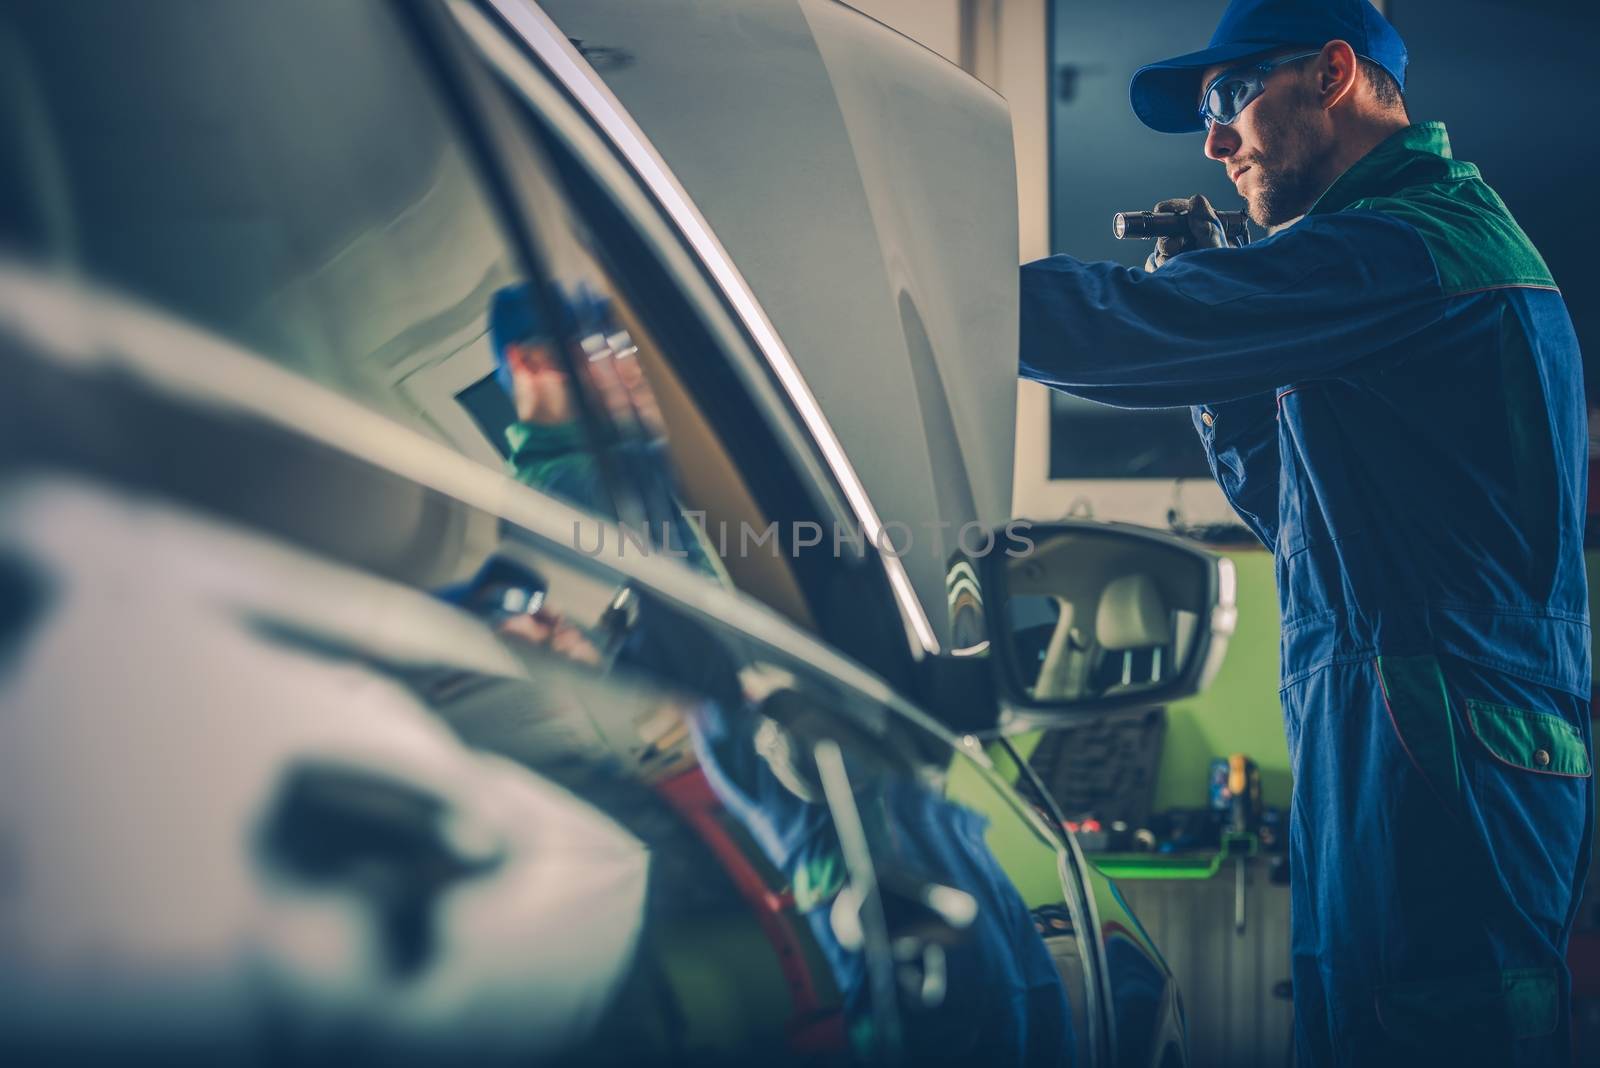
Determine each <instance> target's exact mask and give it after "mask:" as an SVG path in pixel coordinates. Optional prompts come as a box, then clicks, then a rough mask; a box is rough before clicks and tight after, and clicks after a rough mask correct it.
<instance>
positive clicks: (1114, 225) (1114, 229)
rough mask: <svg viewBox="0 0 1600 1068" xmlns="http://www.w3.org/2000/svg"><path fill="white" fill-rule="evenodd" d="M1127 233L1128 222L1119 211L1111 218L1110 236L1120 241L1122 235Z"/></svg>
mask: <svg viewBox="0 0 1600 1068" xmlns="http://www.w3.org/2000/svg"><path fill="white" fill-rule="evenodd" d="M1127 232H1128V220H1127V219H1125V218H1123V216H1122V212H1120V211H1119V212H1117V213H1116V214H1115V215H1113V216H1111V236H1113V237H1115V238H1116V239H1117V240H1118V241H1121V240H1122V235H1123V234H1125V233H1127Z"/></svg>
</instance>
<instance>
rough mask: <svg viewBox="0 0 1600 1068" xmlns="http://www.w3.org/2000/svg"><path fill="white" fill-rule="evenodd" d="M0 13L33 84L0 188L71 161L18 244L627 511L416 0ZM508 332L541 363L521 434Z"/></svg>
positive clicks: (532, 371) (585, 504)
mask: <svg viewBox="0 0 1600 1068" xmlns="http://www.w3.org/2000/svg"><path fill="white" fill-rule="evenodd" d="M0 27H3V32H4V33H5V34H6V35H7V36H14V37H16V38H18V39H20V41H21V44H22V46H23V47H22V48H21V49H20V50H18V51H19V52H20V56H21V58H20V60H19V64H18V69H17V70H14V71H13V80H14V81H16V82H18V83H19V84H23V85H26V86H31V88H32V90H33V91H32V92H29V93H19V94H17V99H16V101H15V103H14V107H15V108H16V109H32V110H31V111H30V113H29V114H27V115H25V116H21V117H18V116H15V115H13V116H9V118H11V119H12V121H13V123H14V124H15V125H16V126H17V127H18V128H19V129H20V130H22V131H23V133H24V136H23V137H22V138H21V144H22V146H23V151H22V152H21V153H19V154H18V156H17V158H16V160H15V166H14V167H13V166H6V167H4V168H0V171H4V172H6V173H5V174H4V175H3V178H0V188H9V187H17V188H21V189H36V188H37V187H39V186H40V185H41V183H40V182H39V181H37V180H35V179H36V178H37V175H38V174H40V173H48V174H50V175H52V176H53V177H54V179H55V180H54V181H53V182H52V183H51V184H50V188H51V189H52V190H54V192H53V193H52V194H51V195H50V197H49V198H45V197H43V196H42V195H41V196H39V197H34V198H32V199H27V198H24V202H23V206H22V207H20V208H19V209H17V211H18V212H19V213H20V216H21V218H20V223H21V224H20V225H14V226H12V227H10V229H11V230H12V231H13V232H12V235H11V240H9V241H8V242H7V243H8V244H11V245H12V246H13V247H18V246H20V247H21V248H22V249H23V250H24V251H26V252H31V253H32V254H33V255H34V256H36V257H43V258H46V259H48V260H51V261H54V262H55V263H57V264H58V265H60V266H63V267H65V268H67V269H69V270H71V271H74V272H77V273H81V274H83V275H86V276H88V277H89V278H90V279H92V280H94V281H95V282H98V283H100V284H103V285H108V286H110V287H112V288H114V289H118V290H122V291H124V292H128V293H131V294H133V295H135V296H138V297H140V298H143V299H145V300H147V301H149V302H151V303H153V304H155V305H157V306H159V307H161V308H163V309H165V310H168V311H170V312H173V313H175V314H177V315H179V316H181V317H183V318H186V319H188V320H190V321H192V322H194V323H196V324H198V325H200V326H203V327H205V328H207V329H209V330H212V331H214V332H216V333H219V334H221V335H224V336H226V337H229V338H231V339H233V340H235V341H237V342H240V343H242V344H243V345H244V346H246V347H248V348H250V349H252V350H253V351H255V352H257V353H260V354H262V355H264V356H267V357H269V358H271V359H272V360H274V361H276V362H278V363H280V364H282V365H283V366H285V367H288V368H290V369H292V370H294V371H296V372H298V373H301V374H303V375H306V376H308V377H310V378H313V379H315V380H317V381H319V382H321V383H323V384H325V385H327V386H330V387H332V388H334V389H337V390H339V391H341V392H343V393H345V394H347V395H349V396H352V397H354V398H356V399H357V400H359V401H361V402H362V403H364V404H366V405H368V406H370V407H374V408H376V409H378V410H380V411H382V412H384V413H385V414H388V415H390V416H392V417H394V418H396V419H398V420H400V421H403V422H404V423H406V424H408V425H410V426H412V427H414V428H416V429H419V430H422V431H423V432H425V433H427V434H429V435H430V436H432V437H434V438H435V439H438V440H441V441H444V442H447V443H449V444H450V445H452V446H454V447H455V448H457V449H458V450H460V451H462V452H464V453H466V454H467V455H469V456H471V457H473V458H475V459H477V460H478V461H480V462H482V463H485V464H489V465H492V466H495V467H497V468H499V467H502V466H503V465H505V464H506V463H507V462H508V460H514V459H516V458H517V457H518V453H519V450H520V454H521V460H522V465H521V468H522V472H523V473H524V474H526V473H527V472H528V471H529V470H534V471H536V472H537V473H538V475H539V476H540V477H536V478H534V477H524V479H523V481H526V482H529V483H530V484H533V485H534V486H535V487H536V488H539V489H541V490H543V491H545V492H548V493H550V494H551V495H553V496H557V497H560V498H562V499H564V500H566V501H567V502H568V503H572V504H576V505H578V506H580V507H582V508H584V509H585V510H588V511H592V512H594V513H596V514H598V515H600V516H604V517H607V518H611V517H614V515H615V509H614V505H613V502H612V501H611V499H610V497H609V494H608V492H607V490H606V488H605V487H604V485H603V484H602V482H601V480H600V479H599V477H598V475H597V474H596V473H595V470H594V465H593V464H592V463H587V462H585V459H584V457H585V456H586V454H587V453H588V452H589V451H590V443H589V442H588V440H587V438H586V437H585V436H584V433H583V431H582V429H581V428H580V425H579V423H578V421H577V420H576V411H575V408H574V407H573V405H572V404H571V402H570V398H568V397H566V396H565V395H564V391H563V383H564V380H565V379H564V372H563V371H562V370H561V368H562V366H563V365H562V362H561V361H562V359H563V358H564V357H562V356H561V354H560V353H557V352H555V351H553V350H552V348H551V346H552V344H553V343H554V342H553V340H552V339H553V337H559V336H561V335H560V334H559V333H554V331H557V330H558V329H559V328H558V327H556V326H555V325H554V324H550V323H548V322H546V321H545V320H548V319H550V318H551V317H552V315H551V309H550V308H547V307H545V306H544V303H545V302H544V301H542V300H541V295H540V294H539V293H537V292H536V291H535V290H534V289H533V288H532V287H531V286H530V284H529V281H528V277H527V274H526V272H525V270H524V268H523V266H522V264H521V263H520V261H519V257H518V255H517V252H516V248H515V244H514V242H513V240H512V238H511V237H510V234H509V231H508V230H507V228H506V225H505V222H504V219H503V217H502V215H501V213H500V212H499V211H498V210H497V207H496V204H495V201H494V200H493V199H492V198H491V196H490V195H489V191H488V187H487V185H486V183H485V180H484V177H483V174H482V173H481V171H480V169H479V167H478V164H477V162H476V159H475V156H474V154H473V152H472V151H471V149H470V147H469V144H468V142H467V140H466V138H465V136H464V135H463V133H462V132H461V130H460V128H459V127H458V124H457V122H456V121H455V117H454V115H453V113H452V112H451V111H450V110H449V109H448V108H447V106H446V104H445V98H444V97H443V95H442V93H441V91H440V88H441V87H440V85H439V84H438V82H437V80H436V78H435V76H434V73H433V71H432V69H431V68H430V67H429V66H428V65H427V63H426V61H425V59H424V57H423V56H422V55H421V54H420V51H419V48H418V46H417V42H416V40H415V38H414V35H413V34H412V33H411V31H410V28H409V27H408V26H407V25H406V24H405V22H404V20H403V18H402V16H401V14H400V13H399V12H398V11H397V9H395V8H391V7H389V6H386V5H382V4H378V3H368V2H359V0H351V2H347V3H338V4H325V3H321V2H320V0H286V2H284V3H273V4H259V3H250V2H244V0H229V2H221V3H211V4H200V5H190V6H181V7H180V6H176V5H173V6H158V7H156V8H147V7H140V6H137V5H127V4H120V3H114V2H109V0H106V2H97V0H89V2H86V3H83V4H73V5H70V10H68V9H67V7H66V6H56V5H23V6H20V7H13V8H10V9H8V11H7V12H6V14H5V16H4V17H3V18H0ZM40 56H48V57H50V61H49V63H47V64H46V63H41V62H38V61H37V59H36V58H35V59H34V60H33V61H32V62H29V61H28V60H27V59H26V57H40ZM47 201H48V202H47ZM541 332H545V333H541ZM547 335H548V336H547ZM508 350H509V351H510V352H511V354H512V356H513V357H514V358H515V359H516V361H517V369H518V370H522V369H526V370H527V371H528V375H527V376H525V377H527V378H528V379H529V381H530V382H531V383H532V384H533V388H532V391H531V393H530V391H529V390H528V389H524V390H523V394H524V396H523V397H522V403H523V404H524V406H525V407H529V406H531V410H532V411H533V412H534V415H535V418H534V419H533V420H531V421H530V422H529V426H528V427H525V428H524V430H526V431H527V432H525V433H521V434H520V435H519V434H518V433H517V428H516V427H515V426H513V424H514V423H516V422H517V413H516V406H517V403H518V394H517V392H516V388H517V386H518V383H516V382H515V381H514V380H513V375H512V370H513V369H512V368H511V367H509V366H508V364H507V358H506V357H507V351H508Z"/></svg>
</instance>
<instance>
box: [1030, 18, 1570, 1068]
mask: <svg viewBox="0 0 1600 1068" xmlns="http://www.w3.org/2000/svg"><path fill="white" fill-rule="evenodd" d="M1406 64H1407V53H1406V49H1405V45H1404V43H1403V42H1402V41H1401V39H1400V37H1399V35H1398V34H1397V33H1396V32H1395V30H1394V28H1393V27H1392V26H1391V25H1390V24H1389V23H1388V22H1387V21H1386V20H1385V19H1384V17H1383V16H1382V15H1381V14H1380V13H1379V12H1378V11H1377V10H1376V9H1375V8H1374V7H1373V6H1372V5H1371V4H1370V3H1369V2H1367V0H1234V2H1233V3H1231V4H1230V5H1229V6H1228V8H1227V10H1226V11H1225V13H1224V14H1223V16H1222V19H1221V21H1220V23H1219V25H1218V28H1217V31H1216V33H1215V35H1214V36H1213V37H1212V40H1211V42H1210V45H1209V46H1208V47H1206V48H1205V49H1202V50H1200V51H1198V52H1193V53H1190V54H1188V55H1183V56H1178V57H1176V58H1174V59H1169V60H1165V61H1163V62H1159V63H1154V64H1151V65H1148V66H1146V67H1143V68H1141V69H1140V70H1139V71H1138V72H1137V73H1136V74H1135V75H1134V78H1133V81H1132V85H1131V89H1130V95H1131V98H1132V103H1133V108H1134V111H1135V112H1136V113H1137V115H1138V117H1139V118H1140V119H1141V120H1142V121H1143V122H1144V123H1145V124H1146V125H1147V126H1149V127H1151V128H1153V129H1155V130H1158V131H1162V132H1170V133H1183V132H1195V133H1199V132H1202V131H1203V132H1204V133H1205V152H1206V155H1207V156H1208V157H1209V158H1211V159H1214V160H1216V161H1217V162H1219V163H1220V164H1221V165H1222V166H1223V167H1225V168H1226V169H1227V172H1228V176H1229V178H1230V179H1232V181H1233V182H1234V184H1235V186H1236V188H1237V189H1238V191H1239V193H1240V194H1241V196H1242V197H1243V198H1244V200H1245V201H1246V204H1247V209H1248V212H1249V215H1250V217H1251V219H1252V220H1253V221H1254V222H1255V223H1256V224H1258V225H1260V226H1263V227H1266V228H1268V229H1269V230H1270V236H1268V237H1267V238H1265V239H1264V240H1261V241H1258V242H1256V243H1255V244H1252V245H1247V246H1244V247H1234V246H1231V245H1229V244H1228V243H1227V242H1226V241H1225V239H1224V237H1223V234H1222V228H1221V225H1220V223H1219V222H1218V220H1217V217H1216V214H1215V213H1214V212H1213V210H1212V208H1211V206H1210V205H1209V204H1208V203H1206V201H1205V199H1204V198H1203V197H1194V198H1190V199H1189V200H1187V201H1183V202H1173V201H1166V202H1163V204H1162V205H1158V210H1160V209H1166V210H1172V209H1174V208H1182V209H1187V213H1188V226H1187V233H1186V234H1185V235H1184V236H1182V237H1180V238H1166V239H1163V240H1162V241H1161V242H1159V243H1158V245H1157V248H1156V252H1155V253H1154V254H1153V255H1152V256H1151V259H1150V260H1149V261H1148V262H1147V263H1146V265H1145V267H1146V269H1145V270H1144V271H1138V270H1131V269H1128V268H1125V267H1123V266H1120V265H1118V264H1115V263H1087V262H1082V261H1079V260H1076V259H1073V258H1071V257H1069V256H1053V257H1050V258H1048V259H1044V260H1040V261H1037V262H1034V263H1030V264H1027V265H1025V266H1024V267H1023V268H1022V278H1021V289H1022V297H1021V333H1020V364H1021V374H1022V375H1023V377H1025V378H1031V379H1034V380H1036V381H1039V382H1043V383H1045V384H1046V385H1049V386H1051V387H1053V388H1056V389H1061V390H1064V391H1067V392H1069V393H1072V394H1075V395H1077V396H1081V397H1085V398H1088V399H1091V400H1096V401H1101V402H1105V403H1108V404H1114V405H1120V406H1124V407H1139V408H1147V407H1148V408H1154V407H1174V406H1190V407H1191V409H1192V413H1193V416H1194V421H1195V426H1196V428H1197V430H1198V432H1199V435H1200V438H1201V441H1202V442H1203V444H1204V447H1205V451H1206V455H1207V457H1208V459H1209V461H1210V464H1211V469H1212V472H1213V474H1214V475H1215V477H1216V480H1217V482H1218V483H1219V484H1220V485H1221V487H1222V490H1223V492H1224V493H1225V494H1226V496H1227V498H1228V500H1229V502H1230V503H1231V504H1232V506H1233V508H1234V510H1235V511H1236V512H1237V513H1238V515H1239V516H1240V518H1241V519H1242V520H1243V521H1244V522H1245V523H1246V524H1247V525H1248V526H1249V527H1250V529H1251V530H1253V531H1254V532H1255V534H1256V535H1257V536H1258V537H1259V538H1260V539H1261V541H1262V542H1263V543H1264V544H1265V545H1266V546H1267V547H1269V548H1270V549H1272V550H1273V551H1274V553H1275V557H1276V568H1277V582H1278V591H1279V601H1280V608H1281V613H1282V638H1281V654H1282V662H1281V668H1282V680H1281V681H1282V690H1281V700H1282V705H1283V712H1284V719H1285V725H1286V730H1287V734H1288V742H1289V752H1290V759H1291V763H1292V767H1293V770H1294V779H1295V785H1294V799H1293V806H1292V814H1291V827H1290V846H1289V848H1290V856H1291V864H1292V866H1293V881H1292V889H1291V895H1292V897H1291V901H1292V921H1291V928H1292V932H1291V952H1292V957H1293V972H1292V974H1293V987H1294V1006H1295V1035H1296V1045H1297V1050H1298V1055H1299V1063H1300V1064H1302V1065H1331V1064H1359V1065H1379V1064H1413V1063H1429V1064H1433V1063H1448V1064H1494V1065H1513V1064H1550V1065H1554V1064H1568V1063H1571V1055H1572V1054H1571V1046H1570V1038H1569V1034H1568V1032H1569V1020H1570V1005H1569V1002H1570V976H1569V974H1568V972H1567V968H1566V965H1565V963H1564V959H1565V956H1566V946H1567V939H1568V935H1569V933H1570V930H1571V927H1572V922H1573V917H1574V911H1575V909H1576V906H1577V903H1578V900H1579V897H1580V895H1581V891H1582V886H1583V879H1584V872H1585V870H1586V868H1587V867H1588V863H1589V850H1590V844H1589V843H1590V839H1591V827H1590V821H1591V819H1592V810H1593V783H1592V777H1591V775H1592V772H1591V767H1592V762H1591V745H1590V726H1589V716H1588V698H1589V692H1590V646H1589V641H1590V638H1589V622H1588V595H1587V583H1586V578H1585V573H1584V562H1583V553H1582V536H1583V530H1582V527H1583V518H1584V506H1585V500H1584V497H1585V472H1586V465H1587V448H1588V446H1587V440H1586V429H1585V406H1584V396H1583V387H1582V368H1581V362H1580V356H1579V352H1578V345H1577V339H1576V336H1575V335H1574V333H1573V329H1572V325H1571V322H1570V320H1569V318H1568V315H1567V311H1566V306H1565V304H1564V302H1563V298H1562V295H1561V293H1560V291H1559V290H1558V289H1557V288H1556V285H1555V282H1554V280H1553V279H1552V277H1551V275H1550V273H1549V271H1548V270H1547V269H1546V267H1545V264H1544V262H1543V260H1542V259H1541V257H1540V255H1539V253H1538V252H1537V251H1536V250H1535V249H1534V247H1533V245H1532V244H1531V243H1530V242H1529V240H1528V238H1527V236H1526V235H1525V234H1524V233H1523V232H1522V230H1521V229H1520V228H1519V227H1518V225H1517V223H1516V222H1515V220H1513V218H1512V217H1511V215H1510V213H1509V212H1508V210H1507V209H1506V207H1505V205H1504V203H1502V201H1501V200H1500V198H1499V197H1498V196H1497V195H1496V194H1495V193H1494V191H1493V190H1492V189H1490V188H1489V186H1488V185H1486V184H1485V182H1484V181H1483V179H1482V178H1481V176H1480V175H1479V172H1478V170H1477V168H1476V167H1474V166H1473V165H1471V164H1469V163H1465V162H1462V161H1459V160H1457V159H1455V158H1454V157H1453V156H1452V154H1451V151H1450V144H1449V140H1448V137H1447V135H1446V131H1445V128H1444V126H1443V125H1442V124H1440V123H1436V122H1422V123H1413V122H1411V120H1410V118H1409V116H1408V114H1407V111H1406V107H1405V103H1404V100H1403V98H1402V96H1401V92H1402V90H1403V88H1404V85H1405V74H1406ZM1508 91H1509V90H1508Z"/></svg>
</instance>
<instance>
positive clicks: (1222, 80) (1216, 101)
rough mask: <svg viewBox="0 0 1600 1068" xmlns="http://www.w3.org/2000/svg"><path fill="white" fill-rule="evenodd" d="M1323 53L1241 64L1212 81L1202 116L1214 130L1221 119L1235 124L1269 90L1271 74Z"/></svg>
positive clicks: (1225, 122)
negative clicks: (1287, 64) (1296, 61)
mask: <svg viewBox="0 0 1600 1068" xmlns="http://www.w3.org/2000/svg"><path fill="white" fill-rule="evenodd" d="M1321 54H1322V52H1321V49H1318V50H1317V51H1315V52H1301V53H1300V54H1299V55H1295V56H1282V57H1280V58H1278V59H1269V60H1267V61H1266V62H1264V63H1257V64H1254V65H1253V66H1249V67H1239V68H1237V69H1235V70H1230V71H1225V72H1223V73H1222V74H1219V75H1217V76H1216V78H1215V79H1213V80H1212V82H1211V84H1210V85H1208V86H1206V92H1205V95H1204V96H1202V97H1201V98H1200V118H1201V120H1202V121H1203V122H1204V123H1205V124H1206V129H1208V130H1209V129H1211V124H1212V123H1214V122H1220V123H1222V125H1224V126H1229V125H1231V124H1232V123H1233V120H1234V119H1237V118H1238V117H1239V112H1241V111H1243V110H1244V109H1245V108H1247V107H1249V106H1250V103H1251V101H1253V100H1255V98H1256V97H1258V96H1260V95H1261V94H1262V93H1263V92H1265V91H1266V88H1267V75H1269V74H1271V73H1272V72H1273V71H1275V70H1277V69H1278V68H1279V67H1281V66H1283V65H1284V64H1285V63H1293V62H1294V61H1295V60H1297V59H1306V58H1308V57H1310V56H1316V55H1321Z"/></svg>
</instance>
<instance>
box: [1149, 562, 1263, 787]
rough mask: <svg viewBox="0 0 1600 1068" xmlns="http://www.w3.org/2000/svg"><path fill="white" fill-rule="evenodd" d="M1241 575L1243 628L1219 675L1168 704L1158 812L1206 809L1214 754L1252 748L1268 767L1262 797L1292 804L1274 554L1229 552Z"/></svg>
mask: <svg viewBox="0 0 1600 1068" xmlns="http://www.w3.org/2000/svg"><path fill="white" fill-rule="evenodd" d="M1224 555H1225V556H1227V558H1228V559H1229V560H1232V561H1233V566H1234V568H1235V569H1236V570H1237V571H1238V575H1239V629H1238V630H1237V631H1236V632H1235V633H1234V636H1233V640H1232V641H1231V642H1229V643H1228V657H1227V659H1226V660H1224V661H1223V662H1222V670H1221V671H1219V672H1218V673H1217V678H1216V681H1215V682H1213V683H1212V684H1211V686H1210V688H1209V689H1207V690H1206V691H1205V692H1204V693H1202V694H1200V695H1199V696H1198V697H1195V698H1192V699H1191V700H1188V701H1180V702H1178V703H1177V704H1174V705H1171V706H1169V707H1168V709H1167V737H1166V742H1165V744H1164V745H1163V746H1162V749H1161V767H1160V770H1159V771H1158V772H1157V774H1156V800H1155V810H1156V811H1157V812H1159V811H1161V810H1162V809H1167V808H1201V807H1204V806H1205V804H1206V778H1207V775H1208V773H1209V771H1210V768H1211V760H1212V758H1213V757H1218V756H1227V755H1228V754H1229V753H1247V754H1249V756H1250V759H1252V760H1254V761H1255V762H1256V764H1257V766H1259V767H1260V768H1261V795H1262V801H1263V802H1264V803H1265V804H1268V805H1276V806H1278V807H1280V808H1288V807H1289V790H1290V786H1291V784H1290V778H1289V747H1288V743H1287V742H1285V741H1284V737H1283V714H1282V713H1281V712H1280V711H1279V709H1278V593H1277V588H1276V586H1275V585H1274V582H1273V566H1272V554H1271V553H1269V552H1267V551H1266V550H1265V549H1240V550H1237V551H1234V552H1229V553H1225V554H1224Z"/></svg>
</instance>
